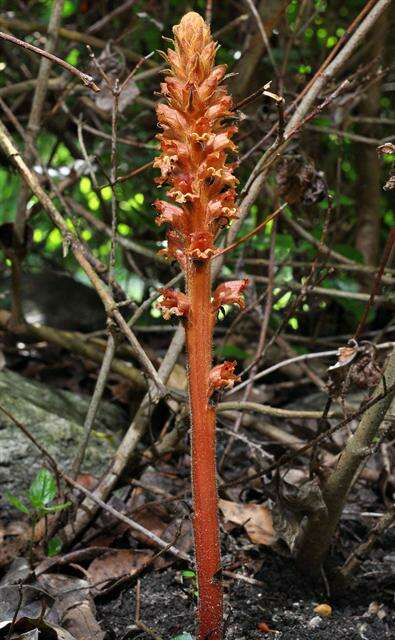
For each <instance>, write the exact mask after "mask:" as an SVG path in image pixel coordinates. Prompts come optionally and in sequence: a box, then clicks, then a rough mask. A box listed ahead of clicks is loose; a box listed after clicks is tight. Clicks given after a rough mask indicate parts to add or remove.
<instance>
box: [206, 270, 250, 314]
mask: <svg viewBox="0 0 395 640" xmlns="http://www.w3.org/2000/svg"><path fill="white" fill-rule="evenodd" d="M247 285H248V279H247V278H244V280H229V281H228V282H223V283H222V284H220V285H219V286H218V287H217V288H216V290H215V292H214V300H213V310H214V312H217V311H218V309H219V308H220V307H222V305H224V304H237V305H238V306H239V307H240V309H244V307H245V300H244V296H243V291H244V289H245V288H246V287H247Z"/></svg>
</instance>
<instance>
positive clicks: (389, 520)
mask: <svg viewBox="0 0 395 640" xmlns="http://www.w3.org/2000/svg"><path fill="white" fill-rule="evenodd" d="M394 521H395V507H392V508H391V509H390V510H389V511H387V512H386V513H384V515H383V516H381V518H380V520H378V522H376V524H375V526H374V527H373V529H372V530H371V531H370V533H369V535H368V538H367V540H365V541H364V542H362V543H361V544H360V545H358V546H357V547H356V549H354V551H352V553H351V554H350V555H349V556H348V558H347V560H346V561H345V563H344V565H343V566H342V568H341V569H340V571H341V572H342V574H343V575H344V576H346V577H348V576H350V575H351V574H352V573H355V571H356V570H357V569H358V567H359V566H360V564H361V562H363V559H364V557H365V556H366V555H367V554H368V553H369V551H370V550H371V548H372V547H373V545H374V544H375V543H376V542H377V539H378V538H379V536H381V535H382V534H383V533H384V531H386V530H387V529H389V528H390V527H391V526H392V525H393V523H394Z"/></svg>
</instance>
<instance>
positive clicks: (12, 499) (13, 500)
mask: <svg viewBox="0 0 395 640" xmlns="http://www.w3.org/2000/svg"><path fill="white" fill-rule="evenodd" d="M5 497H6V498H7V500H8V502H9V503H10V504H12V506H13V507H15V508H16V509H18V510H19V511H22V513H27V514H29V513H30V512H29V509H28V508H27V506H26V505H24V504H23V502H22V501H21V500H19V498H16V497H15V496H13V495H11V494H10V493H8V491H6V493H5Z"/></svg>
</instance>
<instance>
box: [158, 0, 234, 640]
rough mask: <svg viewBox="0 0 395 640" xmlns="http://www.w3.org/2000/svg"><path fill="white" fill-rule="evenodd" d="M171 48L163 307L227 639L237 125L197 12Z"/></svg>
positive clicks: (162, 218)
mask: <svg viewBox="0 0 395 640" xmlns="http://www.w3.org/2000/svg"><path fill="white" fill-rule="evenodd" d="M173 32H174V50H173V49H169V50H168V51H167V53H166V54H163V55H164V57H165V59H166V61H167V63H168V64H169V67H170V69H169V72H168V73H169V75H167V76H166V78H165V81H164V82H163V83H162V85H161V92H162V95H163V96H164V98H165V103H164V104H159V106H158V108H157V116H158V121H159V125H160V127H161V128H162V130H163V131H162V133H160V134H159V135H158V138H159V140H160V145H161V150H162V152H161V155H160V156H159V157H158V158H156V160H155V166H156V167H157V168H159V169H160V171H161V175H160V177H158V178H157V182H158V184H159V185H163V184H165V183H166V184H167V185H169V187H170V188H169V189H168V191H167V198H168V200H169V201H165V200H157V201H156V202H155V207H156V209H157V211H158V213H159V215H158V216H157V218H156V221H157V223H158V224H167V225H168V227H169V229H168V231H167V248H166V249H164V250H163V251H162V253H164V254H165V255H166V256H167V257H168V258H169V259H170V260H173V261H174V260H175V261H178V263H179V264H180V267H181V268H182V269H183V271H184V274H185V282H186V290H185V292H180V291H174V290H171V289H164V290H163V291H162V294H163V299H162V301H161V302H160V303H159V307H160V308H161V310H162V312H163V316H164V318H166V319H169V318H171V317H172V316H178V317H180V318H181V319H183V321H184V324H185V330H186V346H187V355H188V380H189V396H190V411H191V422H192V436H191V438H192V489H193V512H194V515H193V528H194V539H195V554H196V568H197V579H198V589H199V605H198V616H199V631H198V638H199V640H219V639H220V638H222V617H223V616H222V585H221V556H220V537H219V522H218V505H217V486H216V464H215V446H216V439H215V403H214V401H213V396H215V394H216V393H218V392H220V391H221V390H224V389H229V388H231V387H232V386H233V385H234V382H235V381H236V380H238V378H237V376H236V374H235V365H236V363H235V362H223V363H222V364H218V365H216V366H214V367H213V366H212V335H213V328H214V324H215V322H216V319H217V315H218V311H219V309H220V308H221V307H222V306H223V305H225V304H237V305H239V307H243V306H244V300H243V295H242V294H243V290H244V289H245V287H246V285H247V280H240V281H231V282H226V283H223V284H220V285H219V286H218V287H217V288H216V289H215V291H214V292H213V291H212V283H211V263H212V260H213V258H214V257H215V256H216V253H218V251H219V250H218V249H217V248H216V246H215V239H216V237H217V235H218V232H219V231H220V229H221V228H223V227H225V226H227V225H228V224H229V223H230V221H231V220H233V219H234V218H235V217H236V216H237V209H236V204H235V199H236V190H235V186H236V184H237V182H238V181H237V179H236V177H235V176H234V174H233V170H234V167H235V165H234V164H231V163H229V162H227V156H228V154H229V153H230V152H231V153H234V152H235V151H236V147H235V144H234V143H233V142H232V136H233V134H234V133H235V132H236V131H237V128H236V127H235V126H234V125H233V124H232V125H229V124H227V123H229V122H230V121H232V122H233V121H234V112H232V99H231V97H230V96H229V95H228V93H227V89H226V87H225V86H224V85H222V84H221V82H222V80H223V78H224V76H225V73H226V67H225V66H224V65H219V66H214V64H215V54H216V50H217V45H216V43H215V42H214V41H213V39H212V37H211V34H210V29H209V27H208V25H207V24H206V23H205V22H204V20H203V19H202V18H201V16H200V15H198V14H197V13H193V12H191V13H188V14H187V15H185V16H184V17H183V18H182V20H181V22H180V24H179V25H177V26H175V27H174V28H173Z"/></svg>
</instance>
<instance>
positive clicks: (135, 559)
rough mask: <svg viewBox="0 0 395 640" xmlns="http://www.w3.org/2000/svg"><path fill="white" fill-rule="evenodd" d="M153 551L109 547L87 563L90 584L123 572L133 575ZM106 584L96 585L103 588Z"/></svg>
mask: <svg viewBox="0 0 395 640" xmlns="http://www.w3.org/2000/svg"><path fill="white" fill-rule="evenodd" d="M152 556H153V551H136V550H132V549H109V550H108V551H107V552H105V553H103V555H101V556H100V557H99V558H95V560H94V561H93V562H91V564H90V565H89V569H88V575H89V579H90V582H91V584H96V583H97V582H100V581H102V580H103V581H104V580H116V579H117V578H120V577H121V576H124V575H125V574H128V575H129V576H135V575H136V574H137V573H139V572H140V571H141V569H143V567H144V566H145V565H146V563H147V562H148V561H149V560H150V559H151V558H152ZM107 586H108V585H107V584H106V583H105V582H103V585H98V590H99V591H100V588H105V587H107Z"/></svg>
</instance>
